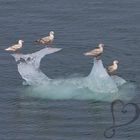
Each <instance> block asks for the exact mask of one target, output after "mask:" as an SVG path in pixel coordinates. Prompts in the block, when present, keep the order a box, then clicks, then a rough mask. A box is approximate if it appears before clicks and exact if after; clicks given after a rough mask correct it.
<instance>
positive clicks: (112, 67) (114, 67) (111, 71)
mask: <svg viewBox="0 0 140 140" xmlns="http://www.w3.org/2000/svg"><path fill="white" fill-rule="evenodd" d="M118 63H119V61H118V60H114V61H113V64H112V65H110V66H108V67H107V72H108V73H109V74H110V75H112V74H114V72H115V71H116V70H117V69H118Z"/></svg>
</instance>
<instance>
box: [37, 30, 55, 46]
mask: <svg viewBox="0 0 140 140" xmlns="http://www.w3.org/2000/svg"><path fill="white" fill-rule="evenodd" d="M53 40H54V32H53V31H50V33H49V36H46V37H43V38H41V39H38V40H36V41H35V42H36V43H39V44H42V45H48V44H51V43H52V42H53Z"/></svg>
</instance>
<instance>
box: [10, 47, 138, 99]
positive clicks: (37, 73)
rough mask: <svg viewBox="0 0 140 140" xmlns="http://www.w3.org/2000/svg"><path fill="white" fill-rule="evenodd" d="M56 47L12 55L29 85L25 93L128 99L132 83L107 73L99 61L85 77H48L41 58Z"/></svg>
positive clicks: (95, 62) (54, 96)
mask: <svg viewBox="0 0 140 140" xmlns="http://www.w3.org/2000/svg"><path fill="white" fill-rule="evenodd" d="M59 50H61V49H59V48H48V47H47V48H44V49H42V50H40V51H38V52H35V53H32V54H26V55H24V54H13V55H12V56H13V57H14V58H15V60H16V62H17V67H18V72H19V73H20V75H21V76H22V79H23V80H24V84H26V85H31V86H30V87H28V88H27V89H28V90H27V91H26V92H28V93H27V94H28V95H31V96H36V97H42V98H49V99H95V100H107V101H108V100H109V101H110V100H114V99H121V98H123V99H128V100H129V99H131V98H132V97H133V92H134V89H135V86H134V85H133V84H130V83H128V82H126V81H125V80H124V79H123V78H121V77H119V76H117V75H114V76H110V75H108V73H107V72H106V69H105V68H104V66H103V63H102V60H96V59H94V62H93V68H92V70H91V72H90V74H89V75H88V76H87V77H79V78H78V77H76V78H69V79H50V78H49V77H48V76H47V75H45V74H44V73H43V72H42V71H41V70H40V61H41V59H42V58H43V57H44V56H45V55H47V54H51V53H54V52H57V51H59Z"/></svg>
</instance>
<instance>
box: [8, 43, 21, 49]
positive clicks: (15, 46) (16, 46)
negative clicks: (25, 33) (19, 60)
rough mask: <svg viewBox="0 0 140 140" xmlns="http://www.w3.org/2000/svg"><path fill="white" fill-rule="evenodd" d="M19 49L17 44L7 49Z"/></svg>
mask: <svg viewBox="0 0 140 140" xmlns="http://www.w3.org/2000/svg"><path fill="white" fill-rule="evenodd" d="M19 47H20V46H19V44H15V45H13V46H11V47H9V48H12V49H17V48H19Z"/></svg>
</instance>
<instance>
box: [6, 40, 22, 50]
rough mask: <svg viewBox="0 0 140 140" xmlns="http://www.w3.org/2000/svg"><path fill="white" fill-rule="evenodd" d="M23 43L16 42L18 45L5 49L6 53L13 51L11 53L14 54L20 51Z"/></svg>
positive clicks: (20, 41)
mask: <svg viewBox="0 0 140 140" xmlns="http://www.w3.org/2000/svg"><path fill="white" fill-rule="evenodd" d="M23 42H24V41H23V40H19V41H18V44H15V45H12V46H11V47H9V48H7V49H5V50H6V51H13V52H16V51H17V50H19V49H21V48H22V43H23Z"/></svg>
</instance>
